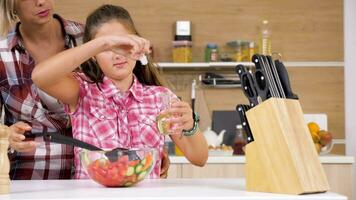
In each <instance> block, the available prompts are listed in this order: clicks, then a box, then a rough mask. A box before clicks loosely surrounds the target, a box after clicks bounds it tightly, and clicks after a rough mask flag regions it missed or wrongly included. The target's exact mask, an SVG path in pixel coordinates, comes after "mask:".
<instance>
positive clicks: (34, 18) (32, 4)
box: [14, 0, 54, 25]
mask: <svg viewBox="0 0 356 200" xmlns="http://www.w3.org/2000/svg"><path fill="white" fill-rule="evenodd" d="M14 1H16V3H15V11H16V14H17V16H18V17H19V19H20V21H21V22H22V23H30V24H39V25H40V24H44V23H46V22H48V21H49V20H50V19H51V18H52V15H53V5H54V2H53V0H14Z"/></svg>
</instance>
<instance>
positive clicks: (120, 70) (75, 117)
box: [32, 5, 208, 178]
mask: <svg viewBox="0 0 356 200" xmlns="http://www.w3.org/2000/svg"><path fill="white" fill-rule="evenodd" d="M83 40H84V44H83V45H82V46H79V47H76V48H73V49H70V50H67V51H64V52H62V53H60V54H57V55H56V56H54V57H52V58H50V59H48V60H46V61H43V62H41V63H40V64H38V65H37V66H36V67H35V69H34V71H33V73H32V79H33V81H34V82H35V84H37V86H38V87H40V88H41V89H43V90H44V91H46V92H47V93H48V94H50V95H52V96H53V97H56V98H58V99H59V100H61V101H62V102H63V103H65V104H66V105H67V108H68V109H67V110H68V112H69V113H70V114H71V120H72V126H73V137H75V138H77V139H80V140H82V141H85V142H89V143H91V144H94V145H96V146H99V147H101V148H108V149H110V148H115V147H123V148H142V147H152V148H155V149H157V150H158V151H159V153H158V156H159V157H158V159H157V163H156V165H155V167H154V169H153V171H152V173H151V175H150V177H151V178H158V177H159V170H160V162H161V159H160V156H162V151H163V146H164V136H163V135H161V134H160V133H159V132H158V130H157V127H156V122H155V119H156V116H157V115H158V114H159V113H161V112H162V111H163V107H162V106H161V104H162V103H161V102H160V96H161V95H162V94H164V93H168V94H170V95H174V94H173V93H172V92H171V91H170V90H169V89H167V88H165V87H162V86H161V85H162V84H161V83H162V81H161V80H160V78H159V76H158V73H157V70H156V68H155V67H154V66H153V65H152V64H151V63H150V62H149V63H148V64H146V65H143V64H142V63H141V62H140V61H138V59H139V58H140V57H142V55H143V54H147V53H149V42H148V41H147V40H145V39H144V38H141V37H139V34H138V32H137V30H136V28H135V26H134V23H133V21H132V19H131V17H130V15H129V13H128V12H127V11H126V10H125V9H124V8H122V7H118V6H113V5H104V6H101V7H100V8H98V9H96V10H95V11H94V12H93V13H91V14H90V15H89V16H88V18H87V21H86V27H85V32H84V38H83ZM80 64H82V71H83V72H84V74H82V73H72V71H73V70H75V69H76V67H77V66H79V65H80ZM164 112H166V113H168V114H172V115H173V116H174V117H172V118H170V119H169V121H170V122H171V123H173V124H174V125H173V127H175V130H174V132H175V133H181V134H174V135H170V136H171V138H172V140H173V141H174V143H175V144H176V145H177V146H178V147H179V148H180V149H181V150H182V152H183V153H184V155H185V157H186V158H187V159H188V160H189V161H190V162H191V163H193V164H195V165H198V166H203V165H204V164H205V163H206V160H207V157H208V148H207V143H206V141H205V138H204V136H203V135H202V133H201V132H200V131H199V129H198V128H197V119H196V117H193V116H195V115H192V110H191V108H190V107H189V104H188V103H186V102H182V101H176V102H174V103H173V104H172V105H171V108H170V109H168V110H165V111H164ZM74 162H75V167H76V170H75V178H86V177H87V174H86V172H85V170H83V167H82V166H81V163H80V160H79V152H78V149H75V161H74Z"/></svg>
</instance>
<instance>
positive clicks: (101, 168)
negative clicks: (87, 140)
mask: <svg viewBox="0 0 356 200" xmlns="http://www.w3.org/2000/svg"><path fill="white" fill-rule="evenodd" d="M155 160H156V150H155V149H150V148H145V149H130V150H122V151H119V152H116V153H115V154H113V153H110V154H108V151H89V150H82V151H81V153H80V161H81V163H82V165H83V166H84V168H85V170H86V171H87V173H88V174H89V176H90V178H91V179H93V180H94V181H95V182H97V183H99V184H101V185H104V186H107V187H128V186H132V185H134V184H136V183H138V182H140V181H142V180H143V179H144V178H145V177H146V176H147V175H148V174H150V173H151V171H152V169H153V167H154V163H155Z"/></svg>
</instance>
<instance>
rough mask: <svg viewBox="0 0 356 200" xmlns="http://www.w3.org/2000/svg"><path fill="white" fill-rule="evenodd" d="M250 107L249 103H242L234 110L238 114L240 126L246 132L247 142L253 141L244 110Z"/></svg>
mask: <svg viewBox="0 0 356 200" xmlns="http://www.w3.org/2000/svg"><path fill="white" fill-rule="evenodd" d="M250 108H251V107H250V106H249V105H243V104H238V105H237V106H236V111H237V113H238V114H239V116H240V121H241V124H242V127H243V129H244V130H245V133H246V138H247V144H248V143H250V142H253V141H254V139H253V135H252V132H251V129H250V125H249V124H248V121H247V117H246V111H247V110H249V109H250Z"/></svg>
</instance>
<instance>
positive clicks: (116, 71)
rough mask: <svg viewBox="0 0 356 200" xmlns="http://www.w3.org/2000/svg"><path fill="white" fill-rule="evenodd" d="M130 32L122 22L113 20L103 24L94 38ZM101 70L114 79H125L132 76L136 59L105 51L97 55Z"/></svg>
mask: <svg viewBox="0 0 356 200" xmlns="http://www.w3.org/2000/svg"><path fill="white" fill-rule="evenodd" d="M128 34H132V33H130V32H129V31H128V30H127V29H126V28H125V27H124V26H123V25H122V24H121V23H120V22H118V21H116V20H112V21H110V22H107V23H105V24H103V25H101V26H100V27H99V29H98V31H97V33H96V35H95V36H94V38H97V37H102V36H109V35H116V36H121V35H128ZM95 59H96V61H97V63H98V64H99V66H100V68H101V70H102V71H103V73H104V74H105V76H107V77H108V78H110V79H112V80H117V81H120V80H124V79H126V78H131V77H132V71H133V69H134V67H135V65H136V60H133V59H130V58H128V57H125V56H123V55H120V54H117V53H114V52H113V51H104V52H101V53H99V54H98V55H96V56H95Z"/></svg>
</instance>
